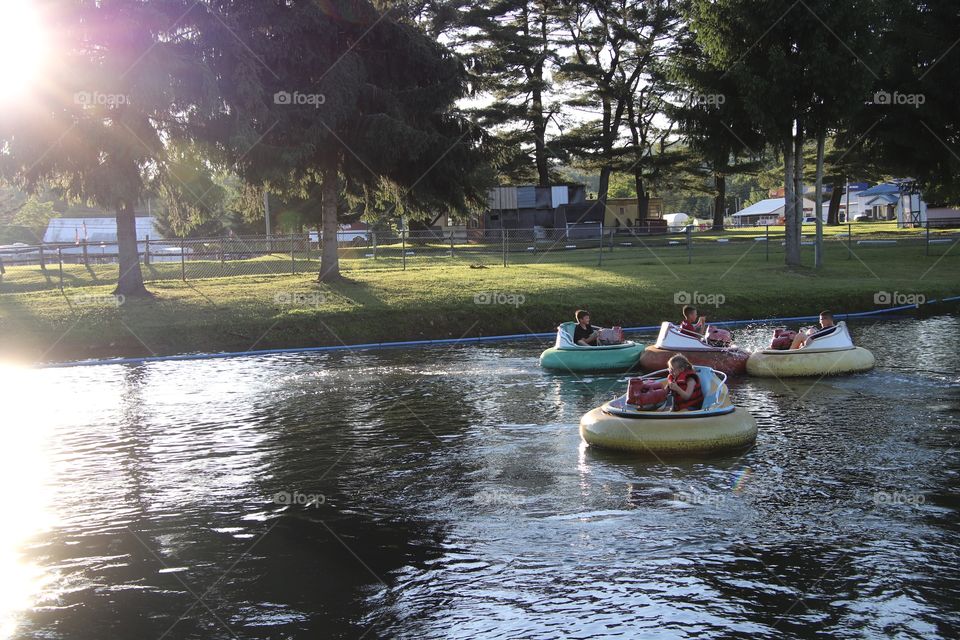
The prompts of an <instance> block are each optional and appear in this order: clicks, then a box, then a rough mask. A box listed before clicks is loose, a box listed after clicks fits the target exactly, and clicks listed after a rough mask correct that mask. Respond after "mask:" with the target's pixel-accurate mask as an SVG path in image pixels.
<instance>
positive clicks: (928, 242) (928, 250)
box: [926, 220, 930, 255]
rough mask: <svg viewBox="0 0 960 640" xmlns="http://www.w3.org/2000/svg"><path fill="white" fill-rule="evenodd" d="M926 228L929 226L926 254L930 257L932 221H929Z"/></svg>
mask: <svg viewBox="0 0 960 640" xmlns="http://www.w3.org/2000/svg"><path fill="white" fill-rule="evenodd" d="M926 226H927V243H926V244H927V252H926V253H927V255H930V221H929V220H927V223H926Z"/></svg>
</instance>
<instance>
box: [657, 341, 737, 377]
mask: <svg viewBox="0 0 960 640" xmlns="http://www.w3.org/2000/svg"><path fill="white" fill-rule="evenodd" d="M678 353H680V354H683V355H685V356H686V357H687V360H689V361H690V363H691V364H695V365H701V366H704V367H710V368H711V369H716V370H718V371H723V372H724V373H726V374H727V375H735V376H738V375H743V374H744V373H746V372H747V359H748V358H749V357H750V354H749V353H748V352H746V351H741V350H740V349H718V350H716V351H708V350H703V351H693V350H691V351H674V350H672V349H662V348H660V347H655V346H650V347H647V348H646V349H644V350H643V355H642V356H640V366H641V367H643V369H644V370H645V371H659V370H661V369H666V368H667V361H669V360H670V358H672V357H673V356H675V355H677V354H678Z"/></svg>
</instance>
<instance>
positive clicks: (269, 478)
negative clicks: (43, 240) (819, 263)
mask: <svg viewBox="0 0 960 640" xmlns="http://www.w3.org/2000/svg"><path fill="white" fill-rule="evenodd" d="M853 333H854V336H855V338H856V339H857V340H858V342H859V343H860V344H862V345H863V346H866V347H867V348H869V349H871V350H873V351H874V353H875V354H876V356H877V360H878V367H877V369H876V370H874V371H872V372H870V373H866V374H861V375H854V376H846V377H837V378H828V379H824V380H821V381H814V380H792V381H787V382H785V383H784V382H780V381H777V380H764V379H752V378H746V379H741V380H738V381H735V382H734V383H733V384H732V387H733V394H734V398H735V401H736V402H737V403H738V404H740V405H743V406H745V407H747V408H748V409H749V410H750V411H751V412H752V413H753V414H754V415H755V416H756V418H757V421H758V423H759V427H760V434H759V438H758V441H757V446H756V447H755V448H754V449H752V450H751V451H749V452H747V453H746V454H743V455H731V456H727V457H721V458H715V459H684V460H667V461H660V460H657V459H646V460H644V459H637V458H635V457H631V456H625V455H612V454H607V453H603V452H599V451H596V450H592V449H589V448H587V447H585V446H584V445H583V444H582V443H581V441H580V438H579V435H578V432H577V422H578V420H579V417H580V415H581V414H583V413H584V412H585V411H587V410H589V409H590V408H592V407H594V406H596V405H598V404H600V403H601V402H603V401H604V400H606V399H609V398H610V397H612V396H613V395H614V394H615V393H617V392H619V391H620V390H621V389H622V387H623V386H624V383H623V380H624V378H623V377H622V376H591V377H586V378H577V377H572V376H560V375H554V374H550V373H547V372H544V371H542V370H540V369H539V368H538V366H537V364H536V357H537V355H538V353H539V351H540V350H541V349H542V348H543V347H544V346H545V345H543V344H540V343H537V342H534V341H530V342H526V343H513V344H507V345H496V346H453V347H440V348H434V349H426V350H417V351H383V352H363V353H340V354H324V355H296V356H272V357H260V358H243V359H232V360H209V361H197V362H171V363H154V364H147V365H137V366H105V367H93V368H85V369H63V370H42V371H10V370H5V371H3V373H2V374H0V376H2V380H0V382H2V388H3V392H4V403H3V407H4V408H3V412H4V413H3V415H4V420H3V421H4V426H3V430H2V438H3V446H2V447H0V490H2V492H3V498H4V502H3V504H4V505H5V512H4V519H3V527H2V532H0V572H2V575H3V586H2V587H0V635H5V636H8V637H14V638H70V639H77V640H85V639H88V638H89V639H94V638H96V639H99V638H161V637H163V638H233V637H240V638H277V639H280V638H283V639H286V638H319V637H358V636H362V635H364V634H366V637H370V638H372V637H387V636H394V637H395V636H399V637H412V638H434V637H465V636H469V637H496V638H550V637H557V636H562V637H568V638H596V637H624V638H633V637H652V638H656V637H663V638H674V637H691V638H692V637H714V638H725V637H734V636H751V637H771V638H773V637H783V636H785V635H794V636H814V635H823V634H829V635H833V636H839V637H863V636H879V635H894V636H902V637H911V636H913V637H924V638H929V637H956V634H957V628H958V626H960V615H958V613H957V611H958V607H957V602H958V601H960V573H958V570H960V543H958V535H957V534H958V529H960V527H958V519H957V507H958V491H960V482H958V471H960V462H958V454H957V449H958V444H960V361H958V357H957V354H958V352H960V319H958V318H956V317H938V318H931V319H928V320H923V321H911V320H905V321H894V322H884V323H873V322H869V323H868V322H861V323H858V324H857V325H855V326H854V327H853ZM767 334H768V329H766V328H756V329H750V328H748V329H743V330H741V331H739V332H738V338H739V339H740V341H741V342H743V343H747V344H759V343H760V342H762V341H764V340H765V339H766V336H767ZM645 339H646V340H647V341H649V340H652V336H647V337H645Z"/></svg>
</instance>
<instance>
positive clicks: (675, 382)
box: [663, 353, 703, 411]
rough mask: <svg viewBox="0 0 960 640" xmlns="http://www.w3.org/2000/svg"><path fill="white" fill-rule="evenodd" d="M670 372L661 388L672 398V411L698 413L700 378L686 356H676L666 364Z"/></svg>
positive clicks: (700, 395)
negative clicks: (668, 392)
mask: <svg viewBox="0 0 960 640" xmlns="http://www.w3.org/2000/svg"><path fill="white" fill-rule="evenodd" d="M667 370H668V371H669V372H670V373H669V375H668V376H667V379H666V381H665V382H664V383H663V386H664V387H665V388H666V389H667V390H668V391H670V393H671V395H672V396H673V410H674V411H698V410H699V409H700V408H701V406H702V405H703V389H702V388H701V387H700V378H699V377H698V376H697V374H696V372H695V371H694V369H693V365H692V364H690V361H689V360H687V358H686V356H684V355H682V354H679V353H678V354H677V355H675V356H673V357H672V358H670V360H669V362H667Z"/></svg>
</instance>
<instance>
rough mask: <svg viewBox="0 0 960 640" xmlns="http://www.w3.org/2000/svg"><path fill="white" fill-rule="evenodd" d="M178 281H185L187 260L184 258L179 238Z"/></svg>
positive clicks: (181, 242)
mask: <svg viewBox="0 0 960 640" xmlns="http://www.w3.org/2000/svg"><path fill="white" fill-rule="evenodd" d="M180 279H181V280H182V281H183V282H186V281H187V260H186V257H185V256H184V250H183V238H180Z"/></svg>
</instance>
